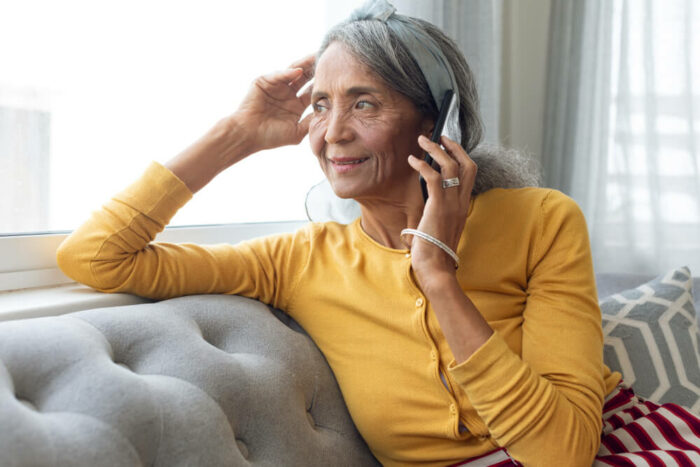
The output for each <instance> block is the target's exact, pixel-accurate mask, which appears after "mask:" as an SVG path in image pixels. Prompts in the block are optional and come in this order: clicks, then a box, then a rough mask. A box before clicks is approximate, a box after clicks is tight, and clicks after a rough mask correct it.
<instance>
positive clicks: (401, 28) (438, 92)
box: [348, 0, 459, 141]
mask: <svg viewBox="0 0 700 467" xmlns="http://www.w3.org/2000/svg"><path fill="white" fill-rule="evenodd" d="M394 13H396V8H395V7H394V6H393V5H392V4H391V3H389V2H388V1H387V0H369V1H367V2H366V3H365V4H364V5H362V6H361V7H359V8H358V9H356V10H355V11H353V12H352V14H351V15H350V18H348V22H353V21H362V20H377V21H381V22H383V23H384V24H386V25H387V27H388V28H389V29H391V30H392V31H393V32H394V34H396V36H397V37H398V38H399V40H400V41H401V42H402V43H403V45H404V46H406V49H407V50H408V51H409V53H410V54H411V56H412V57H413V59H414V60H415V61H416V63H418V66H419V67H420V69H421V71H422V72H423V76H424V77H425V80H426V81H427V82H428V86H429V87H430V93H431V94H432V95H433V100H434V101H435V106H436V107H437V108H438V109H439V108H440V105H441V103H442V98H443V96H444V95H445V92H446V91H447V90H448V89H452V90H453V91H454V93H455V98H454V102H459V92H458V88H457V80H456V79H455V76H454V72H453V71H452V67H451V66H450V63H449V62H448V61H447V58H446V57H445V55H444V54H443V53H442V50H441V49H440V47H439V46H438V44H437V43H436V42H435V40H434V39H433V38H432V37H430V35H429V34H427V33H426V32H425V30H424V29H423V28H422V27H420V25H418V24H416V23H414V22H411V21H409V20H408V18H406V17H405V16H401V15H396V14H394ZM457 141H459V139H457Z"/></svg>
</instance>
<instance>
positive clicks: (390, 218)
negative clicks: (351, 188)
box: [358, 197, 424, 250]
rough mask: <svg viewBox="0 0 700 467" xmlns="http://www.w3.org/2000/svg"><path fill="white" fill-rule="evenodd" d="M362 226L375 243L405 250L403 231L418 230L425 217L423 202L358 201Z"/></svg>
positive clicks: (420, 200) (420, 199) (419, 200)
mask: <svg viewBox="0 0 700 467" xmlns="http://www.w3.org/2000/svg"><path fill="white" fill-rule="evenodd" d="M358 202H359V203H360V208H361V210H362V219H361V221H360V222H361V224H360V225H361V226H362V230H364V231H365V233H366V234H367V235H369V236H370V237H371V238H372V239H373V240H374V241H376V242H378V243H380V244H381V245H384V246H386V247H388V248H394V249H397V250H401V249H405V248H406V245H405V244H404V243H403V241H402V240H401V231H402V230H403V229H405V228H414V229H415V228H416V226H418V223H419V222H420V220H421V217H422V216H423V206H424V204H423V200H422V197H421V198H419V199H418V200H404V201H390V200H358Z"/></svg>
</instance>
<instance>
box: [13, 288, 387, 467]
mask: <svg viewBox="0 0 700 467" xmlns="http://www.w3.org/2000/svg"><path fill="white" fill-rule="evenodd" d="M284 319H285V320H287V321H288V318H284ZM289 324H290V325H291V326H292V327H294V328H295V330H293V329H290V327H288V326H286V325H285V324H283V323H282V321H280V319H277V318H275V316H274V315H273V313H271V312H270V310H269V309H268V308H267V307H266V306H265V305H263V304H261V303H259V302H256V301H253V300H249V299H245V298H242V297H235V296H215V295H211V296H190V297H183V298H177V299H172V300H167V301H163V302H159V303H153V304H142V305H130V306H124V307H116V308H106V309H96V310H88V311H82V312H78V313H72V314H68V315H63V316H59V317H49V318H37V319H28V320H19V321H8V322H3V323H0V465H13V466H42V465H72V466H96V465H109V466H121V465H124V466H127V465H128V466H132V465H154V466H178V465H202V466H204V465H206V466H223V465H226V466H237V465H241V466H243V465H246V466H247V465H251V464H252V465H260V466H263V465H270V466H273V465H276V466H278V465H304V466H314V465H317V466H327V465H339V466H340V465H348V466H356V465H377V463H376V461H375V460H374V458H373V457H372V456H371V454H370V453H369V451H368V449H367V447H366V445H365V444H364V441H363V440H362V439H361V438H360V436H359V435H358V433H357V431H356V430H355V427H354V425H353V424H352V421H351V419H350V417H349V415H348V413H347V409H346V407H345V405H344V403H343V400H342V397H341V395H340V392H339V389H338V387H337V385H336V383H335V380H334V378H333V375H332V373H331V371H330V369H329V368H328V366H327V364H326V362H325V360H324V358H323V356H322V355H321V353H320V352H319V351H318V349H317V348H316V347H315V345H314V344H313V342H312V341H311V340H310V339H309V338H308V336H306V335H305V334H302V333H301V332H300V328H298V326H295V325H294V324H293V323H289Z"/></svg>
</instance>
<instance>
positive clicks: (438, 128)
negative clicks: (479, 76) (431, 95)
mask: <svg viewBox="0 0 700 467" xmlns="http://www.w3.org/2000/svg"><path fill="white" fill-rule="evenodd" d="M454 94H455V93H454V91H453V90H452V89H448V90H447V91H445V95H444V96H443V98H442V103H441V104H440V113H439V114H438V118H437V121H436V122H435V128H433V135H432V137H431V138H430V140H431V141H432V142H433V143H437V142H439V141H440V136H441V135H442V130H443V128H444V127H445V122H446V121H447V114H448V113H449V111H450V107H451V106H452V105H451V104H452V98H453V97H454ZM423 160H424V161H425V162H427V163H428V165H430V166H431V167H433V168H434V169H436V170H437V171H438V172H439V171H440V167H434V166H433V158H432V157H430V154H428V153H427V152H426V153H425V156H424V157H423ZM418 180H419V181H420V188H421V190H422V191H423V201H428V186H427V184H426V183H425V179H424V178H423V176H422V175H419V176H418Z"/></svg>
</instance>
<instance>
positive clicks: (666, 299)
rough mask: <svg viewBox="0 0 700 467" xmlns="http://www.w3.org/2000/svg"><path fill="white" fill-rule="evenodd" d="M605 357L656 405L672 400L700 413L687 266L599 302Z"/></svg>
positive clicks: (698, 336) (699, 360) (696, 336)
mask: <svg viewBox="0 0 700 467" xmlns="http://www.w3.org/2000/svg"><path fill="white" fill-rule="evenodd" d="M600 309H601V312H602V315H603V335H604V338H605V342H604V344H605V349H604V361H605V364H606V365H608V367H610V369H611V370H613V371H619V372H620V373H622V377H623V379H624V381H625V382H626V383H628V384H629V385H630V386H632V388H633V389H634V392H635V394H637V395H638V396H640V397H643V398H644V399H646V400H649V401H651V402H654V403H657V404H664V403H667V402H672V403H675V404H678V405H680V406H683V407H685V408H687V409H688V410H689V411H691V412H692V413H694V414H696V415H700V352H699V351H698V342H699V341H700V333H699V331H698V324H697V321H696V318H695V315H696V312H695V307H694V306H693V296H692V276H691V274H690V270H689V269H688V268H687V267H682V268H679V269H676V270H673V271H669V272H667V273H666V274H663V275H661V276H659V277H657V278H656V279H653V280H651V281H649V282H647V283H646V284H642V285H640V286H639V287H637V288H634V289H629V290H625V291H624V292H621V293H617V294H614V295H611V296H610V297H607V298H605V299H603V300H602V301H601V302H600Z"/></svg>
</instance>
